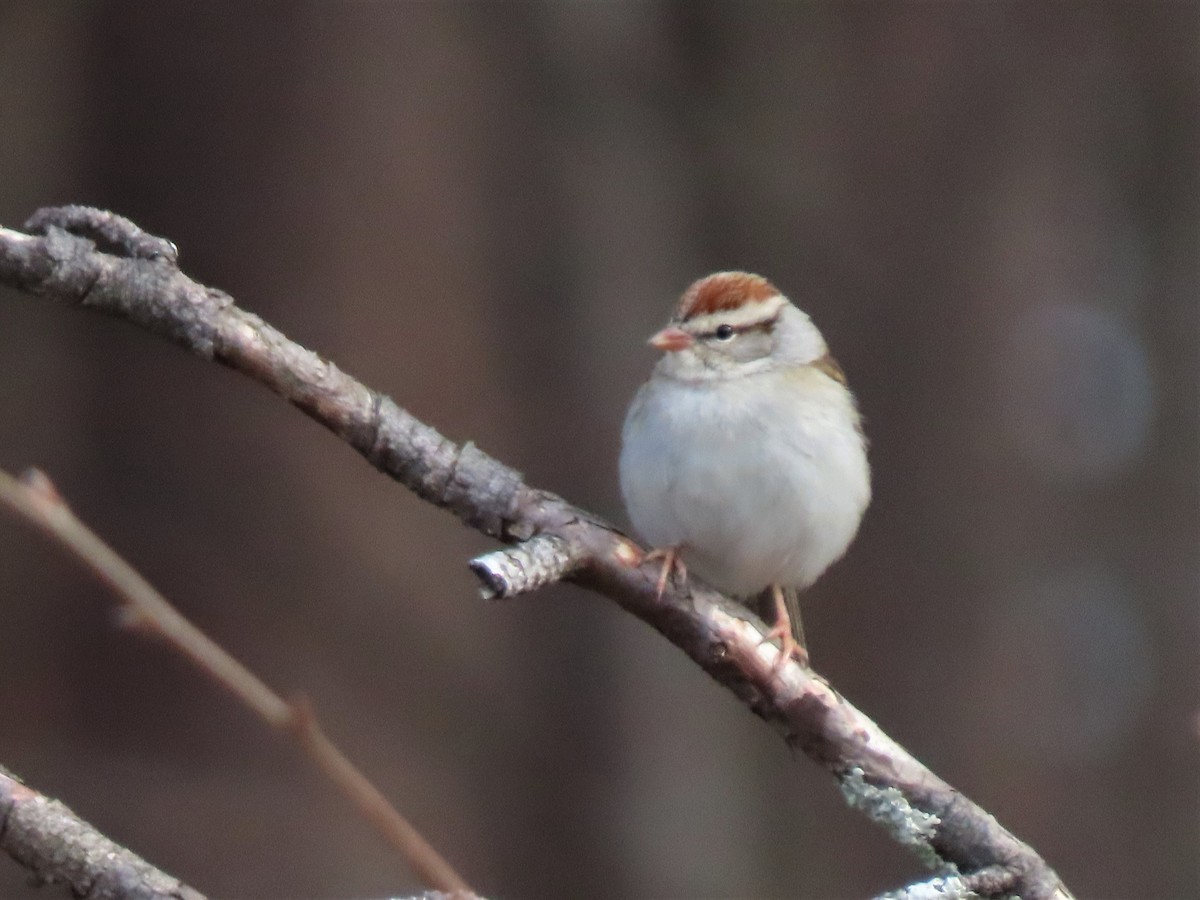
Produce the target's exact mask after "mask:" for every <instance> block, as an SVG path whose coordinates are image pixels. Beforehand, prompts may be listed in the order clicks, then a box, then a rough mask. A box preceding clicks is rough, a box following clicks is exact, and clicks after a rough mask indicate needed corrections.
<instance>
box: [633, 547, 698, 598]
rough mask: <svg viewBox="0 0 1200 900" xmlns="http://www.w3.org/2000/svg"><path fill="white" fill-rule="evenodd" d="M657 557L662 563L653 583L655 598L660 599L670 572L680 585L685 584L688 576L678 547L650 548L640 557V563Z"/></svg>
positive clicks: (652, 560) (643, 563)
mask: <svg viewBox="0 0 1200 900" xmlns="http://www.w3.org/2000/svg"><path fill="white" fill-rule="evenodd" d="M659 559H661V560H662V561H663V564H662V569H661V570H660V571H659V573H658V581H657V582H656V584H655V594H654V599H655V600H661V599H662V595H663V592H664V591H665V590H666V589H667V580H668V579H669V578H670V577H671V573H672V572H675V573H676V574H677V576H678V577H677V580H678V581H679V585H680V587H683V586H684V585H686V584H687V577H688V574H687V566H686V565H684V563H683V558H682V557H681V556H680V553H679V548H678V547H660V548H658V549H657V550H651V551H650V552H649V553H647V554H646V555H645V556H643V557H642V565H645V564H646V563H648V562H654V561H655V560H659Z"/></svg>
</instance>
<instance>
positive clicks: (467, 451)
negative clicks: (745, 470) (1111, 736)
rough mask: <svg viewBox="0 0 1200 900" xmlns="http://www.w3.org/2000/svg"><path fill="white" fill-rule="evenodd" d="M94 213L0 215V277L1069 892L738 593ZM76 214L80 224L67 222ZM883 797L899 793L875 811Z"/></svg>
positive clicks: (1012, 869)
mask: <svg viewBox="0 0 1200 900" xmlns="http://www.w3.org/2000/svg"><path fill="white" fill-rule="evenodd" d="M105 215H111V214H105V213H103V212H101V211H93V214H92V215H89V216H86V217H81V216H80V215H79V213H78V210H74V211H73V212H72V213H71V214H66V213H64V214H62V215H59V214H58V213H57V212H56V211H55V210H53V209H51V210H42V211H40V212H39V217H38V222H37V224H38V227H39V229H40V230H43V231H44V232H45V234H44V235H40V236H33V235H28V234H23V233H21V232H19V231H13V230H10V229H5V228H0V283H4V284H9V285H11V286H13V287H17V288H20V289H21V290H24V291H27V292H29V293H32V294H38V295H42V296H47V297H52V298H54V299H57V300H61V301H64V302H67V303H71V304H75V305H81V306H84V307H87V308H89V309H94V310H97V311H100V312H103V313H106V314H108V315H114V316H118V317H121V318H124V319H127V320H129V321H131V322H133V323H135V324H137V325H139V326H141V327H142V328H145V329H147V330H148V331H150V332H152V333H154V334H157V335H160V336H162V337H165V338H167V339H168V340H171V341H173V342H174V343H176V344H179V345H180V346H182V347H185V348H187V349H188V350H190V351H191V352H193V353H196V354H198V355H200V356H202V357H203V358H205V359H209V360H213V361H215V362H219V363H221V364H222V365H226V366H229V367H230V368H232V369H235V370H237V371H239V372H241V373H243V374H245V375H247V376H248V377H250V378H252V379H254V380H256V381H258V382H259V383H261V384H263V385H265V386H266V387H268V388H269V389H270V390H272V391H274V392H275V393H277V394H278V395H279V396H281V397H283V398H284V399H286V400H287V401H288V402H290V403H291V404H293V405H294V406H296V407H298V408H299V409H301V410H303V411H304V412H305V413H306V414H307V415H309V416H311V417H312V418H313V419H315V420H316V421H318V422H320V423H321V424H323V425H325V426H326V427H327V428H329V429H330V430H331V431H333V432H334V433H335V434H337V435H338V436H339V437H340V438H341V439H342V440H344V441H345V442H346V443H348V444H349V445H350V446H351V447H353V448H354V449H355V450H357V451H358V452H359V453H361V454H362V455H363V456H364V457H366V459H367V460H368V461H369V462H370V463H371V464H372V465H374V466H375V467H376V468H378V469H379V470H380V471H382V472H384V473H386V474H388V475H390V476H391V477H393V478H395V479H396V480H397V481H399V482H400V483H401V484H403V485H405V486H406V487H408V488H409V489H410V490H412V491H413V492H414V493H416V494H417V495H418V496H420V497H421V498H422V499H424V500H427V501H428V502H430V503H433V504H435V505H437V506H440V507H443V508H446V509H449V510H450V511H451V512H453V513H454V514H455V515H457V516H458V517H459V518H461V519H462V520H463V521H464V522H466V523H467V524H468V525H470V526H471V527H473V528H476V529H478V530H479V531H481V532H483V533H484V534H488V535H491V536H493V537H497V538H499V539H501V540H503V541H504V542H505V543H509V544H514V543H520V542H522V541H527V540H529V539H530V538H532V537H534V536H535V535H544V536H553V537H554V538H556V539H558V540H560V541H562V542H563V543H564V544H565V548H566V549H565V550H564V553H565V555H566V557H567V558H569V559H570V560H572V564H571V566H569V567H568V571H569V574H568V575H567V576H566V577H567V580H569V581H572V582H574V583H576V584H579V585H581V586H583V587H586V588H589V589H591V590H594V591H597V592H599V593H601V594H604V595H605V596H607V597H609V598H611V599H612V600H613V601H615V602H616V603H617V604H619V605H620V606H621V607H622V608H623V609H625V610H627V611H628V612H630V613H632V614H633V615H635V616H637V617H639V618H640V619H642V620H644V621H645V622H647V623H649V624H650V625H651V626H652V627H654V628H655V629H657V630H658V631H660V632H661V633H662V634H664V635H665V636H666V637H667V638H668V639H669V640H671V641H672V642H673V643H674V644H676V645H677V646H678V647H679V648H680V649H681V650H683V651H684V652H685V653H686V654H687V655H688V656H690V657H691V658H692V659H693V660H695V661H696V663H698V664H699V665H700V666H701V667H702V668H703V669H704V670H705V671H706V672H708V673H709V674H710V675H711V676H712V677H713V678H715V679H716V680H717V681H718V682H720V683H721V684H723V685H724V686H726V687H727V688H729V689H730V690H731V691H733V692H734V693H735V694H736V695H737V696H738V697H739V698H740V699H741V700H742V701H743V702H744V703H745V704H746V705H747V706H748V707H749V708H750V709H751V710H752V711H753V712H754V713H755V714H756V715H758V716H761V717H762V718H763V719H765V720H766V721H767V722H769V723H771V724H772V725H774V726H775V727H776V728H778V729H779V731H780V732H781V733H782V734H783V735H784V738H785V739H786V740H787V741H788V743H789V744H791V745H792V746H796V747H799V748H800V749H801V750H803V751H804V753H805V754H806V755H807V756H808V757H809V758H811V759H812V760H814V761H815V762H817V763H818V764H819V765H821V766H823V767H824V768H825V769H827V770H828V771H829V772H830V773H831V774H832V775H833V776H834V777H835V778H837V779H838V781H839V783H841V784H842V785H843V786H846V790H847V796H848V797H853V798H854V800H855V802H856V807H857V808H859V809H862V810H863V811H865V812H867V813H868V814H869V815H871V817H872V818H873V819H874V820H875V821H877V822H879V823H880V824H882V825H884V827H885V828H887V829H888V830H889V833H890V834H891V835H892V836H893V837H894V838H895V839H896V840H899V841H901V842H902V843H905V844H906V845H907V846H910V847H913V848H914V849H918V850H919V853H920V855H921V856H922V857H923V858H932V859H934V860H935V861H936V865H937V866H938V868H939V869H941V870H944V871H946V872H951V871H953V870H954V869H955V868H957V870H958V871H960V872H962V873H964V874H966V875H970V874H972V873H974V872H982V871H988V872H992V871H995V870H996V868H997V867H999V868H1002V869H1003V870H1004V871H1005V872H1006V873H1007V876H1011V879H1012V882H1011V885H1012V886H1011V888H1005V889H1004V890H1003V892H1005V893H1015V894H1020V895H1021V896H1022V897H1024V898H1025V900H1050V898H1055V900H1062V898H1068V897H1070V892H1069V891H1068V890H1067V888H1066V887H1065V886H1064V885H1063V883H1062V881H1061V880H1060V879H1059V877H1058V875H1057V874H1056V873H1055V872H1054V870H1053V869H1051V868H1050V866H1049V865H1047V863H1046V862H1045V860H1043V859H1042V858H1041V857H1040V856H1039V855H1038V854H1037V853H1036V852H1035V851H1034V850H1033V848H1032V847H1029V846H1028V845H1027V844H1025V843H1023V842H1022V841H1020V840H1018V839H1017V838H1016V837H1015V836H1014V835H1012V834H1011V833H1009V832H1008V831H1006V830H1005V829H1004V828H1003V827H1002V826H1001V825H1000V824H999V823H998V822H997V821H996V820H995V819H994V818H993V817H992V816H991V815H989V814H988V813H987V812H986V811H985V810H983V809H982V808H980V807H979V806H978V805H977V804H975V803H973V802H971V801H970V800H969V799H967V798H966V797H965V796H964V795H962V794H961V793H960V792H959V791H957V790H955V789H954V788H953V787H951V786H950V785H949V784H947V783H946V782H945V781H943V780H942V779H940V778H938V777H937V776H936V775H935V774H934V773H933V772H931V771H930V770H929V769H928V768H927V767H925V766H924V765H922V764H921V763H920V761H918V760H917V759H915V758H914V757H913V756H912V755H911V754H909V753H908V752H907V751H905V750H904V749H903V748H902V747H900V746H899V745H898V744H897V743H896V742H895V741H893V740H892V739H891V738H890V737H888V735H887V734H885V733H884V732H883V731H882V730H881V729H880V728H879V726H878V725H876V724H875V723H874V722H873V721H871V719H869V718H868V717H867V716H865V715H863V713H861V712H860V711H859V710H857V709H855V708H854V706H853V705H852V704H851V703H850V702H849V701H847V700H846V699H845V698H844V697H842V696H841V695H840V694H838V693H837V692H836V691H835V690H834V689H833V688H832V687H831V686H830V685H829V684H828V683H827V682H826V681H824V680H823V679H822V678H820V677H819V676H818V675H816V674H815V673H813V672H812V671H811V670H809V669H806V668H804V667H801V666H800V665H798V664H796V663H795V662H793V661H791V660H788V661H785V662H784V664H783V665H776V664H775V663H776V657H777V655H778V650H777V649H776V648H775V647H774V646H772V645H770V644H765V643H764V641H763V637H764V634H765V633H766V631H767V628H766V626H765V625H764V624H763V623H762V622H761V620H759V619H758V618H757V617H756V616H754V615H752V614H750V613H748V612H747V611H746V610H745V608H744V607H741V606H739V605H737V604H734V603H732V602H731V601H730V600H729V599H728V598H726V597H723V596H722V595H720V594H718V593H716V592H715V591H712V590H710V589H708V588H706V587H704V586H703V585H701V584H700V583H699V581H698V580H696V579H691V581H690V584H689V587H688V588H686V589H684V590H680V589H679V588H678V587H676V586H674V585H672V586H670V587H669V588H668V589H667V590H666V591H665V592H663V593H662V594H661V596H660V595H659V593H658V592H657V591H656V589H655V587H656V581H657V575H658V568H657V567H656V566H653V565H642V564H640V561H641V560H642V559H643V557H644V553H643V552H642V551H641V550H640V549H639V548H638V547H636V545H634V544H633V543H632V542H631V541H630V540H629V539H628V538H627V537H625V536H624V535H622V534H621V533H620V532H618V531H616V530H615V529H613V528H612V527H611V526H609V525H607V524H605V523H604V522H602V521H601V520H599V519H598V518H596V517H595V516H594V515H592V514H591V513H588V512H586V511H584V510H581V509H579V508H578V507H575V506H572V505H571V504H570V503H568V502H567V501H566V500H564V499H563V498H561V497H558V496H556V495H554V494H551V493H548V492H546V491H540V490H536V489H534V488H532V487H530V486H529V485H527V484H525V482H524V481H523V480H522V478H521V476H520V474H519V473H518V472H516V471H514V470H513V469H511V468H509V467H508V466H506V465H504V464H503V463H501V462H499V461H498V460H496V459H493V458H492V457H490V456H488V455H487V454H486V453H483V452H482V451H480V450H478V449H477V448H476V447H475V446H474V445H472V444H470V443H467V444H463V445H461V446H459V445H457V444H455V443H453V442H452V441H449V440H447V439H446V438H445V437H443V436H442V435H441V434H439V433H438V432H437V431H436V430H434V429H433V428H431V427H430V426H428V425H426V424H425V423H424V422H421V421H419V420H418V419H416V418H414V417H413V416H412V415H410V414H409V413H408V412H406V411H405V410H403V409H401V408H400V407H399V406H397V405H396V404H395V403H393V402H392V401H391V400H390V399H388V398H387V397H385V396H383V395H382V394H379V393H377V392H375V391H372V390H371V389H370V388H368V387H367V386H365V385H363V384H361V383H360V382H358V381H355V380H354V379H353V378H351V377H350V376H348V375H346V374H345V373H343V372H342V371H340V370H339V369H338V368H337V367H336V366H334V365H333V364H332V363H329V362H327V361H326V360H324V359H322V358H321V357H319V356H318V355H317V354H315V353H313V352H312V351H310V350H307V349H305V348H304V347H301V346H299V345H297V344H295V343H293V342H292V341H289V340H288V339H287V338H286V337H285V336H284V335H283V334H281V333H280V332H279V331H278V330H276V329H275V328H273V327H271V326H270V325H268V324H267V323H265V322H263V321H262V320H261V319H260V318H259V317H258V316H255V315H252V314H250V313H247V312H245V311H244V310H241V309H239V308H238V307H237V306H236V305H235V304H234V302H233V299H232V298H231V297H229V296H228V295H227V294H224V293H222V292H221V291H218V290H215V289H213V288H209V287H206V286H204V285H200V284H197V283H196V282H194V281H192V280H191V279H190V278H188V277H187V276H186V275H184V274H183V273H182V272H181V271H179V269H178V268H177V267H176V266H175V265H174V263H173V261H172V260H171V259H170V258H168V257H166V256H162V257H158V258H156V259H144V258H140V257H139V256H138V254H137V253H134V252H127V253H126V255H124V256H114V255H111V254H107V253H102V252H99V251H97V249H96V247H95V245H94V244H93V243H92V242H91V241H90V240H86V239H84V238H81V237H76V236H75V235H74V234H72V233H70V232H71V230H72V229H73V230H76V231H80V232H84V233H90V232H99V231H100V230H101V229H100V228H99V224H100V223H101V222H103V225H104V227H103V233H104V234H106V235H109V236H110V238H111V236H112V235H113V233H114V230H115V232H116V233H118V234H119V232H120V228H119V223H118V225H114V224H113V223H112V222H108V221H106V220H104V216H105ZM81 218H82V219H84V220H85V224H86V227H79V224H78V223H79V222H80V220H81ZM133 237H136V235H133ZM114 243H116V245H117V246H118V247H120V246H121V245H122V243H124V242H122V241H120V240H117V241H115V242H114ZM127 243H131V244H137V242H136V241H134V240H132V239H131V241H129V242H127ZM139 246H140V245H139ZM489 574H490V573H489ZM859 801H861V802H859ZM888 804H895V805H897V807H898V808H897V809H896V810H894V811H892V812H889V813H887V814H885V813H884V811H883V808H882V807H884V806H886V805H888ZM914 823H916V824H918V825H919V828H920V830H921V831H923V832H924V833H925V837H923V838H922V840H921V841H920V842H913V841H912V840H911V837H912V833H913V832H912V828H913V825H914ZM1007 876H1006V877H1007ZM992 883H993V882H989V883H988V884H989V885H990V884H992ZM991 893H994V894H995V893H1001V891H998V890H997V891H991Z"/></svg>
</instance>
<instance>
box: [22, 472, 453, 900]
mask: <svg viewBox="0 0 1200 900" xmlns="http://www.w3.org/2000/svg"><path fill="white" fill-rule="evenodd" d="M0 504H2V505H4V506H7V507H8V508H9V509H11V510H13V511H14V512H16V513H18V514H19V515H21V516H22V517H23V518H25V519H26V520H27V521H29V522H31V523H33V524H34V525H36V526H37V527H38V528H39V529H40V530H41V531H42V532H44V533H45V534H46V535H48V536H49V537H50V538H51V539H52V540H54V541H55V542H57V543H58V544H60V545H61V546H62V547H64V548H65V549H66V550H67V551H68V552H69V553H70V554H71V555H72V556H73V557H74V558H75V559H77V560H79V561H80V562H81V563H82V564H83V565H84V566H85V567H86V568H87V569H88V571H90V572H91V573H92V574H94V575H95V576H96V577H97V578H98V579H99V580H100V581H102V582H104V584H106V585H107V586H108V587H109V588H111V589H112V591H113V593H114V594H116V596H117V598H118V600H119V601H120V603H121V612H122V618H123V622H124V623H125V624H127V625H130V626H131V627H134V628H136V629H138V630H140V631H143V632H146V633H149V634H152V635H154V636H155V637H159V638H162V639H163V640H165V641H166V642H167V644H168V645H169V646H170V647H172V648H173V649H175V650H177V651H178V652H179V653H181V654H182V655H183V656H185V657H186V658H187V659H188V660H190V661H191V662H192V663H193V664H194V665H195V666H196V667H197V668H198V669H199V670H200V671H202V672H204V673H205V674H206V675H208V676H209V677H210V678H212V679H213V681H215V682H216V683H217V684H219V685H220V686H221V687H223V688H225V689H226V690H227V691H229V692H230V693H231V694H233V695H234V696H235V697H236V698H237V699H238V700H240V701H241V702H242V703H244V704H245V705H246V706H247V707H249V708H250V709H251V710H252V711H253V712H254V713H255V714H256V715H257V716H258V717H259V718H260V719H262V720H263V721H264V722H266V723H267V724H268V725H269V726H271V727H272V728H275V729H277V730H279V731H282V732H285V733H287V734H290V735H292V736H293V737H295V739H296V741H297V742H298V743H299V744H300V746H301V747H303V748H304V751H305V753H306V754H307V755H308V757H309V758H310V759H311V760H312V761H313V762H314V763H315V764H316V766H317V768H319V769H320V770H321V772H323V773H324V774H325V775H326V776H327V777H328V778H329V779H330V780H331V781H333V782H334V783H335V784H336V785H337V786H338V788H339V790H341V792H342V793H343V794H344V795H345V796H346V797H347V799H349V800H350V802H351V803H353V804H354V806H355V807H356V808H357V809H358V811H359V812H360V813H361V814H362V815H363V816H364V817H365V818H366V819H368V820H369V821H370V822H371V824H372V825H374V826H375V828H376V829H377V830H378V831H379V833H380V834H382V835H383V837H384V838H385V839H386V840H387V841H388V843H390V844H391V845H392V846H393V847H395V848H396V849H397V850H398V851H400V853H401V854H402V855H403V857H404V859H405V860H406V861H407V862H408V864H409V865H410V866H411V867H412V870H413V872H414V873H415V874H416V875H417V877H418V878H419V879H420V880H421V882H422V883H423V884H425V885H426V886H428V887H430V888H434V889H436V890H441V891H449V892H461V893H463V894H467V895H470V894H471V888H470V887H469V886H468V885H467V883H466V881H465V880H464V879H463V878H462V877H461V876H460V875H459V874H458V873H457V872H456V871H455V870H454V869H453V868H452V867H451V866H450V864H449V863H447V862H446V860H445V859H443V858H442V856H441V855H440V854H439V853H438V852H437V851H436V850H434V849H433V847H432V846H431V845H430V844H429V842H428V841H426V840H425V838H424V837H422V836H421V834H420V832H418V831H417V829H416V828H414V827H413V825H412V824H411V823H410V822H409V821H408V820H407V819H405V818H404V817H403V816H402V815H400V813H399V812H398V811H397V810H396V808H395V807H393V806H392V805H391V804H390V803H388V801H387V799H386V798H385V797H384V796H383V794H381V793H380V792H379V790H378V789H377V788H376V787H375V786H374V785H373V784H372V783H371V782H370V781H369V780H368V779H367V777H366V776H365V775H363V774H362V772H361V771H359V769H358V768H357V767H356V766H355V765H354V764H353V763H352V762H351V761H350V760H349V759H347V758H346V755H345V754H344V753H342V752H341V750H339V749H338V748H337V747H336V746H335V745H334V744H333V742H332V741H330V740H329V738H328V737H327V736H326V735H325V732H323V731H322V730H321V727H320V725H319V724H318V723H317V719H316V716H315V715H314V714H313V711H312V707H311V705H310V704H309V703H308V701H307V700H304V699H303V698H302V699H299V700H296V701H293V702H291V703H289V702H287V701H286V700H284V699H283V698H282V697H280V696H279V695H278V694H276V693H275V692H274V691H273V690H271V688H269V687H268V686H267V685H266V684H265V683H263V681H262V680H261V679H260V678H259V677H258V676H257V675H255V674H254V673H253V672H251V671H250V670H249V669H247V668H246V667H245V666H243V665H242V664H241V663H240V662H238V661H237V660H236V659H234V658H233V657H232V656H230V655H229V654H228V653H227V652H226V651H225V650H224V649H223V648H222V647H221V646H220V645H219V644H217V643H216V642H215V641H213V640H212V638H210V637H208V635H206V634H205V633H204V632H202V631H201V630H200V629H199V628H197V627H196V626H195V625H193V624H192V623H191V622H189V621H188V620H187V619H186V618H184V616H183V615H182V614H180V612H179V611H178V610H176V609H175V608H174V607H173V606H172V605H171V604H170V603H168V602H167V600H166V598H165V597H163V596H162V594H160V593H159V592H158V591H157V590H155V589H154V587H153V586H152V585H151V584H150V583H149V582H148V581H146V579H145V578H143V577H142V576H141V575H140V574H139V573H138V572H137V570H135V569H134V568H133V567H132V566H131V565H129V563H127V562H125V560H124V559H122V558H121V557H120V556H119V555H118V554H117V552H116V551H115V550H113V549H112V548H111V547H109V546H108V545H107V544H106V543H104V541H102V540H101V539H100V538H99V537H98V536H97V535H96V533H95V532H93V531H92V530H91V529H90V528H88V527H87V526H86V525H84V524H83V522H81V521H80V520H79V519H78V518H77V517H76V515H75V514H74V513H73V512H72V511H71V508H70V507H69V506H68V505H67V503H66V502H65V501H64V500H63V499H62V497H61V496H60V495H59V493H58V491H57V490H55V488H54V485H53V484H52V483H51V482H50V479H49V478H47V477H46V476H45V475H44V474H43V473H41V472H39V471H38V470H36V469H30V470H29V471H28V472H26V473H25V474H23V475H22V476H21V478H20V479H17V478H14V477H13V476H12V475H10V474H8V473H7V472H4V471H0Z"/></svg>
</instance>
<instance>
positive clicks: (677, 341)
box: [650, 325, 695, 353]
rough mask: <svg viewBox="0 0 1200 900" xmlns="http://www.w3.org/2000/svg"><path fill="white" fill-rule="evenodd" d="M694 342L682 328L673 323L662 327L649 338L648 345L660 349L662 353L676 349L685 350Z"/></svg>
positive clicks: (672, 351)
mask: <svg viewBox="0 0 1200 900" xmlns="http://www.w3.org/2000/svg"><path fill="white" fill-rule="evenodd" d="M693 343H695V342H694V341H693V340H692V336H691V335H690V334H688V333H687V332H686V331H684V330H683V329H682V328H676V327H675V326H674V325H672V326H670V327H668V328H664V329H663V330H662V331H660V332H659V333H658V334H656V335H654V337H652V338H650V346H651V347H654V348H655V349H657V350H662V351H663V352H664V353H674V352H675V351H677V350H686V349H687V348H688V347H690V346H692V344H693Z"/></svg>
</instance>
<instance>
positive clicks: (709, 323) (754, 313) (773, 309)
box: [686, 294, 787, 333]
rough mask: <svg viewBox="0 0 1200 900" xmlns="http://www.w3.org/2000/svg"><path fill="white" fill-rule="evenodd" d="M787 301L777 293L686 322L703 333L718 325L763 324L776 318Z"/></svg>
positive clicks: (740, 326)
mask: <svg viewBox="0 0 1200 900" xmlns="http://www.w3.org/2000/svg"><path fill="white" fill-rule="evenodd" d="M785 303H787V300H785V299H784V298H783V296H781V295H780V294H776V295H775V296H774V297H768V298H767V299H766V300H755V301H752V302H750V303H744V304H742V305H741V306H739V307H737V308H736V309H723V310H720V311H718V312H715V313H708V314H707V315H703V316H693V317H692V318H690V319H687V320H686V322H687V325H688V328H689V330H692V331H698V332H701V333H706V332H709V331H715V330H716V329H717V326H718V325H732V326H733V327H734V328H748V327H750V326H753V325H763V324H765V323H767V322H770V321H771V320H772V319H774V318H776V317H777V316H778V315H779V311H780V310H781V309H783V305H784V304H785Z"/></svg>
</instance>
